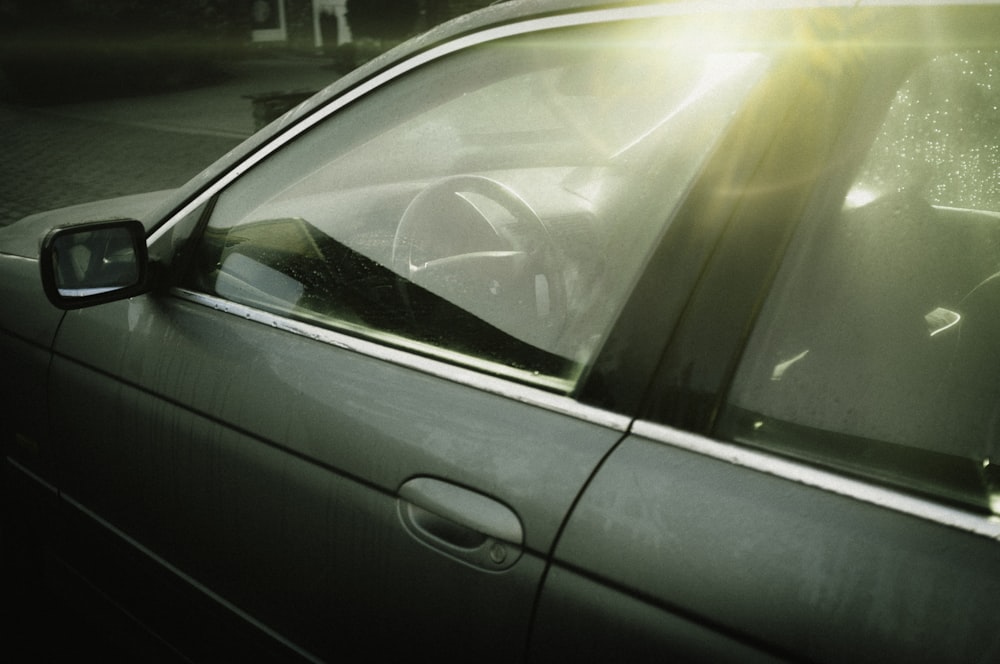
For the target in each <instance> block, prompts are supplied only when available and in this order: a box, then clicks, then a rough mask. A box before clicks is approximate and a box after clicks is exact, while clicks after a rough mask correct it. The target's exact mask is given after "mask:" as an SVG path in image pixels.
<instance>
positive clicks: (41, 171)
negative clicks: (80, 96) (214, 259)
mask: <svg viewBox="0 0 1000 664" xmlns="http://www.w3.org/2000/svg"><path fill="white" fill-rule="evenodd" d="M246 113H247V115H248V116H249V115H250V109H249V106H248V107H247V111H246ZM239 140H240V139H238V138H230V137H224V136H205V135H198V134H193V133H181V132H175V131H165V130H159V129H151V128H144V127H138V126H132V125H123V124H118V123H113V122H101V121H92V120H82V119H76V118H67V117H62V116H60V115H57V114H54V113H52V112H50V111H46V110H40V109H32V108H18V107H10V106H0V225H4V224H11V223H13V222H15V221H17V220H18V219H20V218H22V217H24V216H26V215H28V214H32V213H35V212H41V211H44V210H50V209H53V208H58V207H64V206H67V205H74V204H76V203H85V202H88V201H93V200H99V199H102V198H111V197H114V196H124V195H126V194H137V193H142V192H146V191H155V190H158V189H168V188H172V187H177V186H180V185H181V184H183V183H184V182H185V181H187V180H188V179H190V178H191V177H192V176H194V175H196V174H197V173H198V172H199V171H201V170H202V169H203V168H204V167H206V166H208V165H209V164H211V163H212V162H213V161H215V160H216V159H217V158H219V157H221V156H222V155H223V154H225V153H226V152H228V151H229V150H230V149H232V148H233V147H235V146H236V145H237V144H238V143H239Z"/></svg>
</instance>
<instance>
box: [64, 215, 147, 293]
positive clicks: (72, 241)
mask: <svg viewBox="0 0 1000 664" xmlns="http://www.w3.org/2000/svg"><path fill="white" fill-rule="evenodd" d="M51 256H52V259H51V260H52V271H53V274H54V277H55V279H54V282H55V284H54V285H55V288H56V291H57V292H58V294H59V296H60V297H69V298H77V297H89V296H93V295H101V294H104V293H110V292H113V291H117V290H121V289H124V288H129V287H132V286H135V285H137V284H138V283H139V281H140V279H141V275H142V271H141V269H140V264H139V261H140V257H139V252H138V250H137V247H136V241H135V236H134V234H133V233H131V232H130V231H129V228H127V227H125V226H107V227H103V228H87V227H82V228H79V229H67V230H64V231H62V232H60V233H59V234H58V235H57V236H55V237H53V238H52V243H51Z"/></svg>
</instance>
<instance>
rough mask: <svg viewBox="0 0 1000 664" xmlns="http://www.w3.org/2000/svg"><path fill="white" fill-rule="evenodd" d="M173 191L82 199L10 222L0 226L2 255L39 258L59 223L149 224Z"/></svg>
mask: <svg viewBox="0 0 1000 664" xmlns="http://www.w3.org/2000/svg"><path fill="white" fill-rule="evenodd" d="M173 193H174V190H173V189H166V190H163V191H151V192H148V193H144V194H132V195H130V196H121V197H119V198H109V199H106V200H102V201H94V202H92V203H81V204H80V205H71V206H69V207H65V208H59V209H57V210H49V211H47V212H39V213H37V214H32V215H29V216H27V217H25V218H24V219H21V220H20V221H17V222H15V223H13V224H11V225H9V226H5V227H3V228H0V255H3V254H9V255H13V256H21V257H23V258H38V250H39V248H40V246H41V238H43V237H45V235H46V233H48V232H49V231H50V230H52V229H53V228H57V227H59V226H68V225H76V224H85V223H87V222H91V221H106V220H108V219H137V220H139V221H143V222H144V223H145V224H146V225H147V228H149V227H151V226H152V223H153V221H154V220H155V219H156V216H155V215H153V214H151V213H152V211H153V210H155V209H156V208H157V206H159V205H160V204H161V203H162V202H163V201H164V200H167V199H169V198H170V197H171V195H172V194H173Z"/></svg>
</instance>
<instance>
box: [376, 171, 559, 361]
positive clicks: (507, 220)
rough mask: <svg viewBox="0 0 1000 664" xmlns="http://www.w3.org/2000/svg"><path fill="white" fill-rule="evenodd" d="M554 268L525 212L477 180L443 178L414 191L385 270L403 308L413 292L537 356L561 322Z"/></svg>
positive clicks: (542, 236)
mask: <svg viewBox="0 0 1000 664" xmlns="http://www.w3.org/2000/svg"><path fill="white" fill-rule="evenodd" d="M559 267H560V263H559V261H558V260H556V255H555V247H554V246H553V243H552V240H551V238H550V237H549V233H548V230H547V229H546V228H545V226H544V224H543V223H542V221H541V219H539V217H538V215H537V214H536V213H535V211H534V210H533V209H532V208H531V206H530V205H528V203H526V202H525V201H524V199H523V198H521V196H519V195H518V194H517V192H515V191H514V190H513V189H511V188H510V187H508V186H507V185H505V184H503V183H501V182H498V181H496V180H494V179H491V178H488V177H483V176H479V175H459V176H454V177H448V178H445V179H443V180H440V181H438V182H435V183H433V184H431V185H429V186H428V187H426V188H425V189H423V190H422V191H420V193H418V194H417V195H416V197H414V199H413V200H412V201H411V202H410V204H409V205H408V206H407V208H406V210H405V211H404V212H403V216H402V218H401V219H400V222H399V226H398V228H397V229H396V234H395V237H394V238H393V246H392V268H393V271H394V272H395V273H396V274H397V275H398V276H399V277H401V282H400V287H401V289H402V290H403V296H404V299H406V300H407V301H408V302H409V301H410V295H412V293H411V292H410V291H411V290H412V287H411V286H410V284H415V285H417V286H419V287H420V288H422V289H424V290H426V291H430V292H431V293H433V294H435V295H437V296H439V297H441V298H444V299H445V300H448V301H449V302H451V303H452V304H455V305H457V306H459V307H461V308H462V309H465V310H466V311H468V312H470V313H472V314H473V315H475V316H477V317H478V318H481V319H483V320H485V321H486V322H487V323H489V324H491V325H493V326H494V327H496V328H498V329H500V330H502V331H503V332H506V333H508V334H510V335H512V336H514V337H517V338H518V339H521V340H522V341H526V342H528V343H531V344H533V345H535V346H538V347H541V348H543V349H545V350H552V348H551V347H552V345H553V344H554V342H555V341H556V340H557V339H558V336H559V334H560V332H561V330H562V327H563V323H564V322H565V320H566V286H565V283H564V281H563V277H562V273H561V270H560V269H559ZM411 312H412V313H413V314H414V316H418V312H415V311H413V309H412V307H411Z"/></svg>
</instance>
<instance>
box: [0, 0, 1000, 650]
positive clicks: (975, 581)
mask: <svg viewBox="0 0 1000 664" xmlns="http://www.w3.org/2000/svg"><path fill="white" fill-rule="evenodd" d="M998 109H1000V6H998V5H996V4H994V3H983V2H964V3H949V2H927V1H917V0H914V1H913V2H910V3H907V2H902V1H898V2H897V1H888V2H865V1H864V0H862V1H860V2H856V1H854V0H851V1H849V2H848V1H838V0H825V1H820V0H817V1H815V2H789V1H774V2H771V1H764V0H762V1H761V2H754V3H740V2H728V3H727V2H704V1H691V2H688V1H686V0H681V1H678V2H645V1H643V0H640V1H638V2H627V3H624V4H621V5H609V4H608V3H607V2H603V1H602V2H595V3H589V2H587V1H586V0H583V1H581V0H555V1H546V2H535V1H529V2H520V1H515V2H511V3H506V4H502V5H498V6H495V7H491V8H488V9H487V10H484V11H482V12H477V13H475V14H472V15H470V16H467V17H463V18H460V19H458V20H457V21H454V22H452V23H450V24H447V25H446V26H444V27H442V28H439V29H436V30H434V31H432V32H430V33H427V34H425V35H423V36H421V37H419V38H417V39H416V40H414V41H411V42H409V43H407V44H404V45H403V46H402V47H400V48H398V49H397V50H395V51H393V52H391V53H390V54H387V55H386V56H384V57H382V58H380V59H378V60H376V61H373V62H371V63H369V64H368V65H366V66H364V67H363V68H361V69H359V70H357V71H355V72H353V73H352V74H350V75H348V76H346V77H344V78H342V79H340V80H338V81H336V82H335V83H333V85H331V86H330V87H329V88H327V89H326V90H324V91H322V92H321V93H319V94H318V95H317V96H315V97H314V98H312V99H311V100H309V101H308V102H306V103H304V104H303V105H301V106H299V107H298V108H296V109H295V110H293V111H291V112H290V113H289V114H287V115H285V116H284V117H283V118H281V119H280V120H278V121H276V122H275V123H273V124H272V125H270V126H269V127H268V128H267V129H265V130H264V131H262V132H260V133H258V134H257V135H255V136H254V137H253V138H251V139H250V140H249V141H247V142H246V143H244V144H243V145H242V146H241V147H239V148H238V149H237V150H235V151H234V152H233V153H231V154H229V155H227V156H226V157H225V158H223V159H222V160H220V161H219V162H218V163H216V164H215V165H213V166H212V167H210V168H209V169H208V170H207V171H205V172H204V173H202V174H201V175H199V176H198V177H196V178H195V179H194V180H192V181H191V182H189V183H188V184H187V185H185V186H183V187H182V188H180V189H178V190H176V191H171V192H166V193H163V192H161V193H157V194H150V195H148V196H139V197H131V198H128V199H120V200H115V201H106V202H101V203H95V204H92V205H87V206H80V207H76V208H70V209H65V210H59V211H55V212H51V213H46V214H41V215H36V216H34V217H30V218H27V219H24V220H23V221H20V222H18V223H16V224H13V225H12V226H10V227H8V228H4V229H0V367H2V368H3V372H2V374H0V387H2V395H0V397H2V398H0V408H2V410H0V438H2V440H3V442H4V445H5V447H4V487H5V488H4V491H5V498H4V500H5V501H6V507H7V509H8V511H9V512H10V513H11V514H12V515H13V517H12V518H17V517H19V516H20V517H21V519H20V521H21V522H26V525H27V527H28V528H27V529H28V531H29V532H30V533H31V534H32V536H33V537H35V538H37V540H36V541H37V546H38V547H39V550H40V551H43V552H45V554H46V556H47V557H46V560H50V561H53V562H51V564H47V565H45V566H44V569H45V573H46V574H47V575H48V576H49V578H50V580H51V579H52V578H54V577H58V579H59V581H58V583H57V585H59V587H63V588H66V587H70V588H74V589H76V590H74V591H73V592H74V596H79V595H80V594H81V593H84V592H85V591H86V592H87V593H90V594H93V595H94V596H97V597H100V598H101V601H102V602H103V604H102V605H103V606H113V607H115V609H116V610H118V609H120V610H121V612H122V614H123V615H127V616H128V617H129V618H130V621H131V623H133V624H140V625H142V627H143V629H145V630H148V631H149V633H151V634H154V635H156V638H157V639H158V640H159V641H160V642H166V643H169V644H170V646H171V648H172V649H173V652H176V653H178V654H180V655H182V656H183V657H185V658H188V659H192V660H206V661H269V660H281V661H284V660H292V661H295V660H305V661H339V660H340V659H341V658H350V659H351V660H362V661H391V660H392V659H393V658H394V657H397V658H398V655H397V653H403V652H405V653H407V656H413V657H417V658H426V659H434V660H448V661H451V660H453V661H461V662H470V661H477V662H478V661H502V662H510V661H523V660H528V661H574V662H579V661H597V662H608V661H622V662H637V661H656V662H663V661H705V662H726V661H729V662H773V661H807V662H886V661H900V662H983V663H986V662H997V661H1000V629H998V625H1000V542H998V540H1000V470H998V465H1000V110H998ZM151 158H155V155H151ZM22 525H25V524H22Z"/></svg>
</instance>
